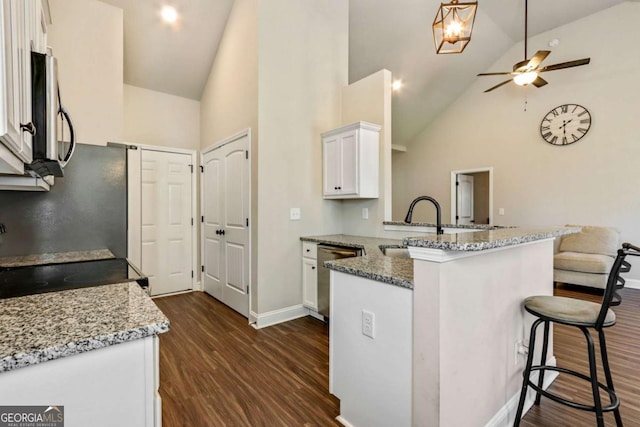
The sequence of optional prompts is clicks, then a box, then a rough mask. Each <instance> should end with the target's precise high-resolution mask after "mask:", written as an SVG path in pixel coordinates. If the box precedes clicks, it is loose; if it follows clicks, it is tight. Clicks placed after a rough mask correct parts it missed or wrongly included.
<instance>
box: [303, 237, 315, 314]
mask: <svg viewBox="0 0 640 427" xmlns="http://www.w3.org/2000/svg"><path fill="white" fill-rule="evenodd" d="M316 254H317V245H316V244H315V243H308V242H304V243H303V244H302V304H303V305H304V306H305V307H307V308H310V309H312V310H315V311H318V260H317V255H316Z"/></svg>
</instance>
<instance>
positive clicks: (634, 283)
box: [624, 279, 640, 289]
mask: <svg viewBox="0 0 640 427" xmlns="http://www.w3.org/2000/svg"><path fill="white" fill-rule="evenodd" d="M624 280H625V285H624V287H625V288H629V289H640V280H639V279H624Z"/></svg>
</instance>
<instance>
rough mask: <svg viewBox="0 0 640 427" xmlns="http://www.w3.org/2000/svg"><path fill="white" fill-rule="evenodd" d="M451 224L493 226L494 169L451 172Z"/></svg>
mask: <svg viewBox="0 0 640 427" xmlns="http://www.w3.org/2000/svg"><path fill="white" fill-rule="evenodd" d="M451 224H461V225H463V224H477V225H493V167H485V168H476V169H465V170H457V171H452V172H451Z"/></svg>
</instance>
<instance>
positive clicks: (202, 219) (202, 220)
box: [200, 215, 204, 223]
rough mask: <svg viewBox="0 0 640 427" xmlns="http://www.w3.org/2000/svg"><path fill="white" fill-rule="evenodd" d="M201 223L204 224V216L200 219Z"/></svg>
mask: <svg viewBox="0 0 640 427" xmlns="http://www.w3.org/2000/svg"><path fill="white" fill-rule="evenodd" d="M200 222H202V223H204V215H203V216H201V217H200Z"/></svg>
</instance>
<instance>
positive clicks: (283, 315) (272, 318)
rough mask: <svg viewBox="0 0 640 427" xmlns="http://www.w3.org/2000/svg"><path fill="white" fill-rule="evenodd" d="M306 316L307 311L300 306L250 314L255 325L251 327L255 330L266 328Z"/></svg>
mask: <svg viewBox="0 0 640 427" xmlns="http://www.w3.org/2000/svg"><path fill="white" fill-rule="evenodd" d="M308 315H309V309H307V308H306V307H305V306H303V305H302V304H298V305H292V306H291V307H287V308H282V309H280V310H273V311H268V312H266V313H261V314H257V313H254V312H251V317H252V318H255V323H253V325H252V326H253V327H254V328H256V329H261V328H266V327H267V326H273V325H277V324H278V323H283V322H288V321H289V320H294V319H298V318H300V317H304V316H308Z"/></svg>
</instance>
